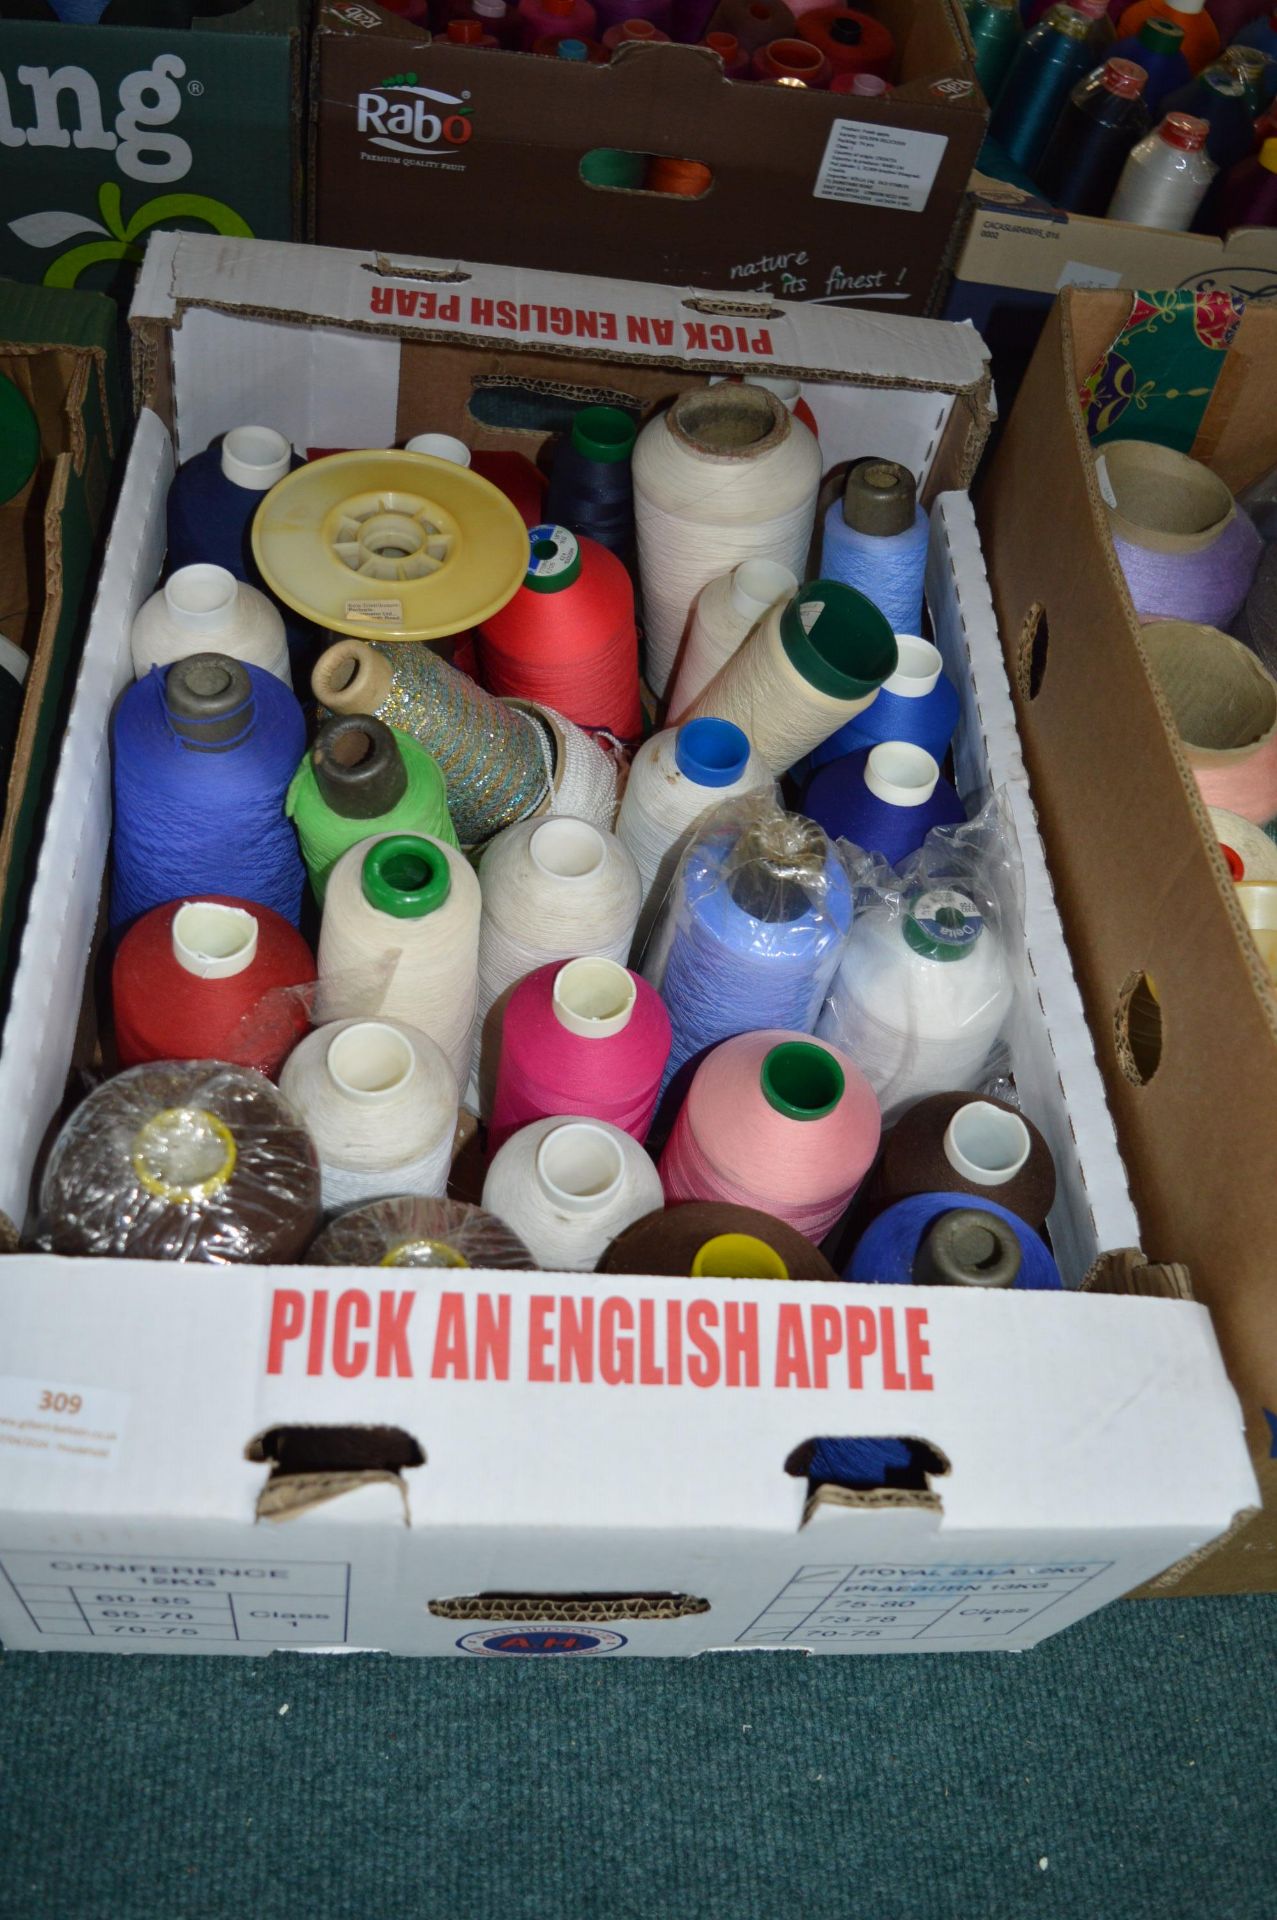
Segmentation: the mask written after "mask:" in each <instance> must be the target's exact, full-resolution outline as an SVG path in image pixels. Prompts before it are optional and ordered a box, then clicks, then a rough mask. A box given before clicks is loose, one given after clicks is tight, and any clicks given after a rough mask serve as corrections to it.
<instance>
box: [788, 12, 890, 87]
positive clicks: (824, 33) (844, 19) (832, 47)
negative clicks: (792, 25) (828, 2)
mask: <svg viewBox="0 0 1277 1920" xmlns="http://www.w3.org/2000/svg"><path fill="white" fill-rule="evenodd" d="M798 33H799V38H800V39H803V40H806V41H808V42H809V44H810V45H811V46H813V47H815V48H816V49H817V51H818V52H819V53H821V54H822V55H823V56H824V58H825V59H826V60H827V61H828V62H829V64H830V67H831V68H832V69H833V70H834V71H835V72H836V73H872V74H876V75H877V77H878V78H879V79H880V80H890V78H891V76H892V73H893V71H894V69H895V62H896V43H895V41H894V40H893V39H892V37H891V35H890V33H889V32H888V31H887V29H886V27H885V26H884V25H883V24H882V22H881V20H875V19H874V18H873V17H872V15H871V14H869V13H865V12H862V11H861V10H859V9H858V8H856V7H811V8H807V9H805V10H804V12H803V14H802V17H801V18H800V20H799V22H798Z"/></svg>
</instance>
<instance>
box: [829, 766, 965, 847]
mask: <svg viewBox="0 0 1277 1920" xmlns="http://www.w3.org/2000/svg"><path fill="white" fill-rule="evenodd" d="M803 811H804V812H805V813H806V814H807V815H808V817H809V818H810V819H812V820H814V821H815V822H816V823H817V825H818V826H821V827H823V828H824V830H825V832H826V833H827V834H828V835H829V838H830V839H831V840H850V841H851V843H852V845H853V846H857V847H860V848H861V849H863V851H864V852H865V853H879V854H881V855H882V857H883V859H884V860H886V861H887V862H888V864H889V865H890V866H893V867H898V866H899V865H900V863H901V861H902V860H905V859H907V858H908V856H909V855H910V854H911V853H916V852H917V850H918V848H919V847H920V846H921V845H922V843H923V841H924V840H925V839H926V837H927V835H928V834H929V833H930V832H931V830H932V828H933V827H952V826H958V825H960V824H961V823H962V822H963V821H964V820H965V819H966V817H967V816H966V810H965V808H964V807H963V805H962V802H961V801H960V800H959V798H958V796H957V794H956V793H955V792H954V790H953V788H952V787H951V786H950V785H949V782H948V781H947V780H946V779H944V778H943V776H942V775H941V772H940V768H939V766H938V765H937V763H936V760H935V757H934V755H932V754H930V753H928V752H927V751H926V750H925V748H923V747H915V746H913V745H911V744H910V743H909V742H908V741H905V740H884V741H881V742H880V743H879V744H878V745H877V746H875V747H870V748H868V749H864V748H862V749H860V750H859V751H858V752H856V753H848V754H844V755H843V757H842V759H841V760H831V761H829V763H828V764H827V765H826V766H823V767H818V768H817V769H816V771H815V773H813V775H812V776H811V779H810V780H809V781H808V782H807V785H806V787H805V788H804V790H803Z"/></svg>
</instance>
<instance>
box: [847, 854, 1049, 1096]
mask: <svg viewBox="0 0 1277 1920" xmlns="http://www.w3.org/2000/svg"><path fill="white" fill-rule="evenodd" d="M1013 992H1014V989H1013V986H1012V982H1011V974H1010V970H1009V968H1008V966H1007V960H1006V954H1005V952H1004V950H1003V946H1002V940H1001V937H1000V935H999V933H998V932H997V930H996V929H995V928H994V927H993V926H991V925H990V924H989V922H988V921H986V920H985V919H984V917H983V915H982V914H981V912H980V910H979V908H978V907H977V906H976V904H975V902H974V901H973V900H972V899H971V897H970V896H969V895H968V894H965V893H962V892H961V891H960V890H959V889H957V888H955V887H932V888H929V889H928V890H927V891H926V892H924V893H922V894H919V895H917V896H916V897H915V898H914V899H913V900H912V902H911V903H910V904H909V905H908V906H907V907H906V909H905V910H904V911H903V912H902V911H900V910H899V909H898V908H897V907H896V906H894V905H893V904H890V903H888V902H885V901H879V902H877V903H876V904H874V905H872V906H870V907H868V908H867V909H865V910H864V911H863V912H861V913H858V914H857V916H856V919H855V921H854V922H853V924H852V929H851V939H850V940H849V941H848V943H847V949H846V952H845V953H844V955H843V958H842V962H841V964H840V966H839V968H838V972H837V973H836V974H835V976H834V981H833V985H832V986H831V988H830V990H829V998H828V999H827V1000H826V1002H825V1005H824V1007H823V1009H822V1011H821V1015H820V1019H819V1020H818V1021H817V1023H816V1032H817V1035H818V1036H819V1037H820V1038H821V1039H822V1040H830V1041H832V1042H834V1044H835V1045H837V1046H840V1047H843V1048H845V1049H846V1051H847V1052H848V1053H849V1054H850V1055H851V1057H852V1059H853V1060H854V1061H855V1063H856V1065H857V1066H858V1067H859V1068H860V1070H861V1072H862V1073H863V1074H864V1075H865V1078H866V1079H867V1080H868V1081H869V1084H870V1086H871V1087H872V1088H873V1090H874V1092H875V1093H876V1094H877V1095H878V1098H879V1101H880V1103H881V1105H882V1112H883V1119H884V1121H886V1122H888V1123H889V1122H890V1121H891V1120H892V1119H893V1118H895V1117H896V1115H898V1114H899V1113H900V1112H901V1111H903V1110H904V1109H905V1108H907V1107H910V1106H912V1105H913V1104H914V1102H915V1101H917V1100H922V1099H925V1098H926V1096H927V1095H928V1094H930V1093H944V1092H949V1091H961V1090H963V1089H965V1088H968V1087H970V1088H973V1089H974V1088H977V1087H978V1086H979V1085H980V1082H981V1080H982V1079H983V1077H984V1071H985V1068H986V1066H987V1065H988V1061H989V1055H990V1053H991V1052H992V1049H993V1046H994V1043H995V1042H996V1041H997V1039H998V1037H999V1035H1000V1034H1001V1032H1002V1029H1003V1027H1004V1026H1005V1024H1006V1020H1007V1016H1008V1014H1009V1013H1010V1010H1011V1001H1012V996H1013Z"/></svg>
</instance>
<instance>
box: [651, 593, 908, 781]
mask: <svg viewBox="0 0 1277 1920" xmlns="http://www.w3.org/2000/svg"><path fill="white" fill-rule="evenodd" d="M897 657H898V656H897V649H896V642H895V637H894V635H893V634H892V631H891V628H890V627H889V626H888V624H887V622H886V620H885V619H884V618H883V616H882V615H881V614H880V613H879V611H878V609H877V607H875V606H874V605H873V604H872V602H871V601H869V600H866V599H865V598H864V596H863V595H862V594H859V593H856V592H854V591H853V590H852V589H851V588H850V587H844V586H840V585H839V584H838V582H837V581H833V580H814V581H813V582H812V583H811V585H810V586H807V587H800V588H799V590H798V592H797V593H796V594H795V595H794V597H793V599H792V600H789V601H787V602H786V603H785V604H784V605H782V606H775V607H772V608H771V609H770V611H769V612H767V613H766V614H764V616H763V618H762V619H761V620H760V621H759V623H758V625H757V626H756V627H755V628H754V631H753V632H752V633H751V634H750V636H749V639H748V640H747V641H746V642H745V644H744V646H743V647H741V648H740V649H739V651H738V652H737V653H735V654H734V655H733V656H732V658H731V659H730V660H729V661H728V662H727V665H726V666H725V667H722V668H720V670H719V671H718V673H716V674H715V676H714V678H713V679H712V680H711V681H710V683H709V685H708V686H707V687H706V688H705V689H704V690H703V692H702V693H700V694H699V695H698V696H697V698H696V699H695V700H693V702H692V704H691V706H690V708H689V709H688V711H687V713H685V714H684V716H683V718H684V720H690V719H692V718H693V717H694V716H696V715H698V714H712V715H714V716H715V717H716V718H718V719H720V720H734V721H735V723H736V725H737V726H738V727H739V728H740V729H741V731H742V732H743V733H745V734H747V735H748V736H749V739H750V740H751V741H752V742H753V745H754V748H755V751H756V752H757V754H758V757H759V759H760V760H762V761H763V763H764V765H765V766H766V767H767V768H768V769H769V770H770V771H771V772H772V773H774V774H777V775H779V774H782V773H785V772H787V771H788V769H789V768H790V767H792V766H793V764H794V762H795V761H796V760H801V759H802V757H803V755H804V754H805V753H810V752H811V750H812V748H813V747H818V746H819V745H820V743H821V741H822V740H827V739H828V738H829V736H830V734H831V733H836V732H837V731H838V728H839V727H842V726H845V725H846V723H847V721H848V720H850V719H851V717H852V715H853V714H857V713H859V712H861V710H862V709H863V708H865V707H867V706H868V705H869V703H870V701H871V700H873V699H875V698H876V697H877V693H878V688H879V687H880V686H881V685H882V682H883V681H884V680H885V679H886V678H887V676H888V675H889V674H891V673H894V672H895V669H896V665H897Z"/></svg>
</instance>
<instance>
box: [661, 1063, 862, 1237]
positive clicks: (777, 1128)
mask: <svg viewBox="0 0 1277 1920" xmlns="http://www.w3.org/2000/svg"><path fill="white" fill-rule="evenodd" d="M880 1127H881V1121H880V1118H879V1113H878V1102H877V1101H876V1100H875V1099H874V1096H873V1090H872V1088H871V1087H870V1086H869V1084H868V1082H867V1081H866V1080H865V1078H864V1075H863V1074H861V1073H860V1072H859V1070H858V1069H857V1067H856V1065H855V1063H854V1062H853V1061H852V1060H851V1059H850V1058H849V1056H848V1055H847V1054H845V1053H843V1052H842V1051H841V1050H840V1049H839V1048H837V1047H831V1046H829V1045H827V1044H826V1043H825V1042H823V1041H820V1040H795V1039H794V1037H793V1035H792V1034H790V1033H785V1032H781V1031H773V1032H769V1033H742V1034H737V1035H736V1036H735V1037H734V1038H733V1039H731V1040H724V1041H723V1042H722V1044H721V1046H717V1047H715V1048H714V1050H713V1052H712V1053H709V1054H707V1055H706V1056H705V1058H704V1059H703V1060H702V1061H701V1064H700V1066H699V1067H698V1068H697V1069H696V1073H695V1075H694V1076H693V1079H692V1084H691V1086H690V1088H689V1089H688V1094H687V1098H686V1100H685V1101H684V1102H683V1105H682V1107H681V1108H680V1109H679V1115H678V1119H677V1120H676V1121H675V1123H674V1131H673V1132H672V1133H671V1135H670V1137H669V1140H668V1141H667V1142H666V1145H665V1151H664V1152H663V1153H662V1155H661V1159H660V1172H661V1183H662V1186H663V1187H664V1190H665V1200H666V1204H667V1205H671V1206H672V1205H673V1204H674V1203H675V1202H677V1201H680V1200H726V1201H729V1202H731V1203H733V1204H734V1205H737V1206H745V1207H758V1208H760V1209H761V1210H762V1211H763V1212H764V1213H771V1214H774V1215H775V1216H776V1218H777V1219H779V1220H786V1221H788V1222H789V1224H790V1226H791V1227H794V1228H795V1229H796V1230H797V1231H798V1232H799V1233H801V1234H804V1235H805V1236H806V1238H807V1239H808V1240H811V1241H812V1242H814V1243H818V1242H819V1241H820V1240H821V1239H822V1238H823V1237H824V1235H825V1234H826V1233H827V1232H828V1231H829V1229H830V1227H832V1226H833V1224H834V1222H835V1221H836V1220H837V1219H838V1218H839V1216H840V1215H841V1214H842V1212H843V1210H844V1208H845V1207H846V1206H847V1203H848V1201H849V1200H850V1199H851V1196H852V1195H853V1193H855V1191H856V1189H857V1187H858V1186H859V1185H860V1183H861V1181H862V1180H863V1179H864V1177H865V1174H866V1173H867V1172H868V1170H869V1167H870V1166H871V1164H872V1162H873V1157H874V1155H875V1153H876V1152H877V1150H878V1135H879V1131H880Z"/></svg>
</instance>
